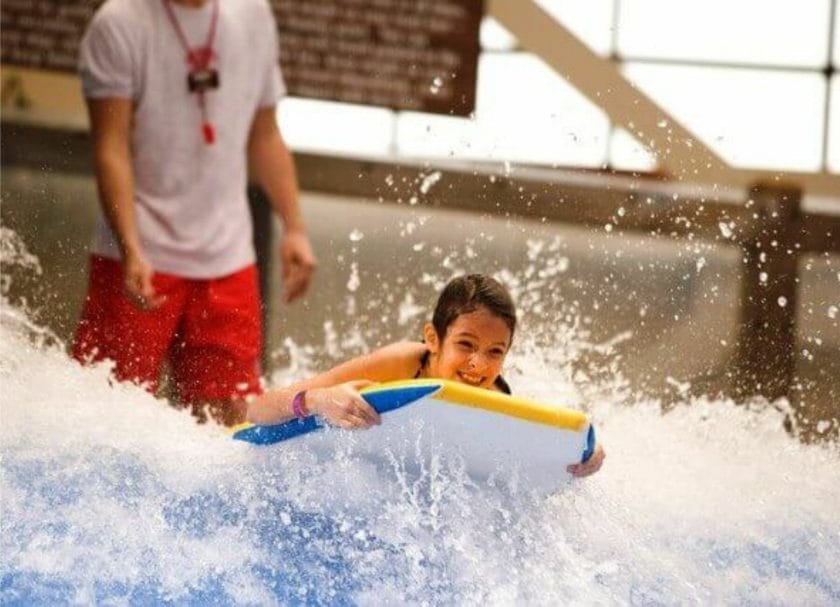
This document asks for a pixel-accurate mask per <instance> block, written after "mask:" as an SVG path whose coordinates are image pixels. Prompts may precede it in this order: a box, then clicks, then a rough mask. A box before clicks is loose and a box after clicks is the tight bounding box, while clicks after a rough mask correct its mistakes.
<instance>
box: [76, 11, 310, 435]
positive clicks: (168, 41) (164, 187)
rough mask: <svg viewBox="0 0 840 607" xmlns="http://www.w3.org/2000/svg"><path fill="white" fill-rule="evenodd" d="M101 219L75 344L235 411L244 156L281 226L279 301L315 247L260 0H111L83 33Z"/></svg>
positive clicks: (252, 286)
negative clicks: (165, 373)
mask: <svg viewBox="0 0 840 607" xmlns="http://www.w3.org/2000/svg"><path fill="white" fill-rule="evenodd" d="M80 72H81V79H82V87H83V90H84V94H85V98H86V99H87V104H88V111H89V115H90V122H91V133H92V137H93V144H94V164H95V171H96V179H97V185H98V189H99V198H100V203H101V211H102V213H100V218H99V221H98V226H97V235H96V239H95V245H94V254H93V256H92V258H91V275H90V286H89V291H88V296H87V299H86V301H85V306H84V310H83V312H82V317H81V320H80V322H79V327H78V330H77V334H76V340H75V344H74V349H73V354H74V356H75V357H76V358H77V359H79V360H81V361H89V360H102V359H112V360H113V361H114V362H115V365H116V366H115V374H116V376H117V377H118V378H119V379H121V380H132V381H137V382H141V383H143V384H145V385H146V386H148V387H149V389H151V390H154V389H155V388H156V386H157V382H158V376H159V373H160V369H161V366H162V363H163V362H164V360H167V359H168V360H169V362H170V365H171V372H172V379H173V382H174V387H175V392H176V395H177V397H178V399H179V400H180V401H181V402H183V403H185V404H188V405H190V406H192V407H193V409H194V411H195V412H196V413H197V414H198V415H199V417H201V416H202V415H204V413H203V408H204V407H205V406H209V412H210V413H211V414H212V415H213V416H214V417H216V418H217V419H218V420H219V421H221V422H223V423H226V424H232V423H236V422H238V421H239V420H240V419H241V418H242V410H243V408H242V406H241V404H242V402H243V400H244V398H245V397H247V396H248V395H249V394H254V393H258V392H259V391H260V385H259V376H260V369H259V357H260V350H261V347H262V344H261V327H260V323H261V320H260V302H259V293H258V280H257V270H256V266H255V263H254V262H255V254H254V248H253V244H252V225H251V217H250V212H249V209H248V203H247V198H246V187H247V180H248V171H249V164H250V170H251V174H252V176H253V177H254V178H255V180H256V182H257V183H258V185H260V186H261V187H262V188H263V190H264V191H265V192H266V194H267V195H268V198H269V200H270V201H271V204H272V207H273V208H274V210H275V212H276V213H277V214H278V215H279V216H280V218H281V220H282V222H283V224H284V228H285V229H284V233H283V240H282V244H281V251H280V256H281V263H282V267H283V279H284V289H285V296H286V300H287V301H292V300H294V299H295V298H297V297H298V296H300V295H301V294H302V293H303V292H304V291H305V290H306V288H307V286H308V284H309V281H310V278H311V275H312V272H313V270H314V268H315V257H314V255H313V253H312V249H311V246H310V243H309V239H308V236H307V233H306V228H305V225H304V223H303V220H302V218H301V215H300V209H299V207H298V191H297V181H296V178H295V170H294V164H293V161H292V157H291V154H290V153H289V150H288V149H287V147H286V145H285V143H284V142H283V139H282V137H281V135H280V132H279V130H278V127H277V123H276V118H275V105H276V103H277V101H278V99H279V98H280V97H281V96H282V95H283V93H284V92H285V91H284V86H283V82H282V78H281V76H280V72H279V66H278V41H277V33H276V24H275V21H274V16H273V14H272V12H271V9H270V7H269V5H268V3H267V1H266V0H235V1H229V0H108V1H107V2H105V4H104V5H103V6H102V7H101V8H100V9H99V10H98V11H97V13H96V15H95V16H94V17H93V19H92V21H91V23H90V25H89V27H88V30H87V32H86V33H85V36H84V38H83V40H82V46H81V54H80Z"/></svg>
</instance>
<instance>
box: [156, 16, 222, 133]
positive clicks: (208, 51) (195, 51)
mask: <svg viewBox="0 0 840 607" xmlns="http://www.w3.org/2000/svg"><path fill="white" fill-rule="evenodd" d="M162 1H163V6H164V8H165V9H166V14H167V16H168V17H169V21H170V22H171V23H172V27H173V28H174V29H175V33H176V34H177V36H178V41H179V42H180V43H181V46H182V47H183V48H184V52H185V53H186V54H187V55H186V60H187V66H189V74H188V77H187V82H188V85H189V88H190V90H191V91H194V92H195V93H196V94H197V95H198V107H199V108H200V109H201V120H202V124H201V131H202V133H203V135H204V141H205V143H208V144H210V143H213V142H214V141H215V140H216V131H215V129H214V128H213V124H212V123H211V122H210V120H209V119H208V117H207V101H206V99H205V97H204V91H205V90H206V89H207V88H209V87H208V86H204V85H199V86H197V87H196V88H195V89H194V88H193V79H194V78H196V79H198V78H201V79H203V80H207V79H208V77H212V78H209V80H212V82H214V85H213V86H218V74H217V73H216V71H215V70H211V69H210V66H211V64H212V63H213V61H214V60H215V59H216V53H215V51H214V50H213V42H214V40H215V39H216V24H217V23H218V21H219V0H213V16H212V17H211V18H210V30H209V31H208V32H207V40H206V41H205V43H204V46H200V47H197V48H190V43H189V41H188V40H187V37H186V36H185V35H184V30H182V29H181V24H180V23H178V16H177V15H176V14H175V11H174V10H173V9H172V6H171V4H170V2H171V1H172V0H162Z"/></svg>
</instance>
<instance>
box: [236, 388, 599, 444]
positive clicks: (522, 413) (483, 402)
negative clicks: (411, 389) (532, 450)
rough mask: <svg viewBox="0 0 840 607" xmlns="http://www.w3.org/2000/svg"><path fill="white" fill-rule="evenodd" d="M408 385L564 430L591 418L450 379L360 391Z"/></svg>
mask: <svg viewBox="0 0 840 607" xmlns="http://www.w3.org/2000/svg"><path fill="white" fill-rule="evenodd" d="M407 386H440V390H439V391H437V392H433V393H432V394H430V395H428V396H426V398H431V399H433V400H437V401H445V402H447V403H451V404H453V405H462V406H465V407H472V408H473V409H483V410H485V411H492V412H493V413H500V414H502V415H507V416H509V417H515V418H517V419H523V420H525V421H529V422H534V423H537V424H543V425H546V426H554V427H555V428H561V429H563V430H571V431H573V432H581V431H583V430H585V429H586V428H587V426H588V425H589V419H588V418H587V417H586V415H585V414H584V413H582V412H580V411H574V410H572V409H565V408H562V407H552V406H549V405H546V404H543V403H540V402H537V401H535V400H530V399H527V398H520V397H518V396H510V395H509V394H503V393H502V392H495V391H493V390H485V389H483V388H476V387H474V386H469V385H467V384H462V383H460V382H456V381H452V380H447V379H404V380H399V381H391V382H386V383H382V384H376V385H373V386H369V387H367V388H365V389H363V390H362V391H361V393H362V394H367V393H370V392H383V391H388V390H393V389H394V388H402V387H407ZM254 425H255V424H252V423H251V422H244V423H241V424H237V425H236V426H233V427H232V428H231V429H230V432H231V433H232V434H236V433H237V432H239V431H240V430H245V429H247V428H253V427H254Z"/></svg>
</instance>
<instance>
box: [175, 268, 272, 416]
mask: <svg viewBox="0 0 840 607" xmlns="http://www.w3.org/2000/svg"><path fill="white" fill-rule="evenodd" d="M261 350H262V322H261V314H260V297H259V288H258V275H257V269H256V266H249V267H248V268H245V269H244V270H240V271H239V272H236V273H234V274H231V275H230V276H225V277H222V278H218V279H214V280H207V281H194V282H193V286H192V292H191V294H190V297H189V300H188V302H187V305H186V309H185V313H184V317H183V321H182V323H181V326H180V328H179V335H178V339H177V340H176V342H175V343H174V344H173V347H172V351H171V359H172V371H173V376H174V379H175V386H176V391H177V393H178V395H179V396H180V398H181V400H182V401H183V402H184V403H186V404H189V405H190V406H192V408H193V411H194V413H196V416H197V417H198V418H199V419H201V420H204V419H206V413H205V412H204V409H205V408H206V409H207V411H208V412H209V413H210V415H212V416H213V417H214V418H215V419H216V420H217V421H218V422H219V423H222V424H225V425H228V426H230V425H234V424H236V423H239V422H241V421H243V420H244V417H245V406H244V401H245V398H246V397H247V396H248V395H251V394H259V393H260V392H261V391H262V389H261V387H260V375H261V369H260V353H261Z"/></svg>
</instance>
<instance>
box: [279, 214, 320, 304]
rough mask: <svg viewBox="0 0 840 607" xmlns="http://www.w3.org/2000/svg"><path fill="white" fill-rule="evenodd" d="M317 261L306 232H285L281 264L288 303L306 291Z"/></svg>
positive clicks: (281, 249) (281, 244)
mask: <svg viewBox="0 0 840 607" xmlns="http://www.w3.org/2000/svg"><path fill="white" fill-rule="evenodd" d="M317 263H318V262H317V261H316V260H315V254H314V253H313V252H312V245H310V244H309V237H308V236H307V235H306V232H304V231H286V232H284V234H283V240H282V242H281V243H280V265H281V267H282V271H283V292H284V299H285V300H286V302H287V303H288V302H292V301H294V300H295V299H297V298H298V297H300V296H301V295H303V294H304V293H305V292H306V289H307V288H308V287H309V282H310V281H311V280H312V273H313V272H314V271H315V266H316V265H317Z"/></svg>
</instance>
